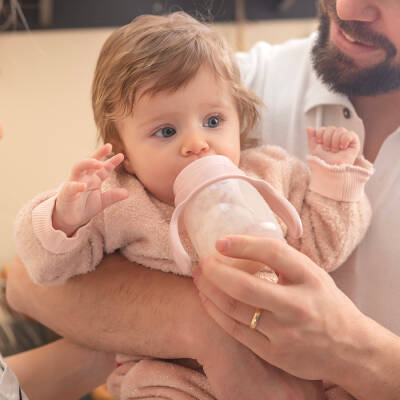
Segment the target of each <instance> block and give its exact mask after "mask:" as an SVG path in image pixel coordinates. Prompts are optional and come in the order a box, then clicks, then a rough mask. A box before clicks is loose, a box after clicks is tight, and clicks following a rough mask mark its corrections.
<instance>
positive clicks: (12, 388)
mask: <svg viewBox="0 0 400 400" xmlns="http://www.w3.org/2000/svg"><path fill="white" fill-rule="evenodd" d="M0 400H28V398H27V397H26V396H25V394H24V392H22V390H20V388H19V383H18V379H17V377H16V376H15V375H14V373H13V372H12V371H11V369H10V368H9V367H8V365H7V364H6V362H5V361H4V359H3V358H2V357H1V356H0Z"/></svg>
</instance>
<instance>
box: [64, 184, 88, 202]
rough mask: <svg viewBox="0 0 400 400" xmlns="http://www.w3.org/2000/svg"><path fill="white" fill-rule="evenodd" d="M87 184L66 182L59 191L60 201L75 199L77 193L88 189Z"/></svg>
mask: <svg viewBox="0 0 400 400" xmlns="http://www.w3.org/2000/svg"><path fill="white" fill-rule="evenodd" d="M86 188H87V185H86V183H84V182H71V181H70V182H65V183H64V185H63V186H62V187H61V190H60V192H59V193H58V196H57V199H58V201H65V202H71V201H73V200H75V198H76V195H77V194H79V193H82V192H84V191H85V190H86Z"/></svg>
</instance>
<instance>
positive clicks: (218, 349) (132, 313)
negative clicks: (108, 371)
mask: <svg viewBox="0 0 400 400" xmlns="http://www.w3.org/2000/svg"><path fill="white" fill-rule="evenodd" d="M7 298H8V301H9V302H10V304H11V306H12V307H14V308H15V309H16V310H18V311H20V312H23V313H25V314H27V315H29V316H30V317H33V318H35V319H38V320H39V321H41V322H42V323H44V324H45V325H47V326H49V327H50V328H52V329H54V330H55V331H56V332H58V333H59V334H61V335H62V336H65V337H66V338H69V339H71V340H74V341H75V342H78V343H80V344H82V345H86V346H89V347H91V348H95V349H101V350H103V351H108V352H119V353H126V354H136V355H144V356H149V357H159V358H194V359H196V360H198V362H199V363H200V364H202V365H203V367H204V369H205V370H206V371H207V376H208V378H209V379H210V381H211V382H213V383H212V386H213V390H214V391H217V392H218V393H219V398H221V399H229V400H236V399H243V398H244V397H246V398H247V399H249V400H251V399H259V398H260V395H262V394H265V393H267V392H271V391H272V393H274V396H275V397H274V398H276V400H279V399H286V398H288V393H289V394H290V393H293V392H296V393H297V394H298V397H299V398H301V399H302V398H306V399H308V400H311V399H320V398H321V396H320V390H319V387H318V383H314V382H308V381H303V380H301V379H297V378H294V377H291V376H289V375H287V374H286V373H284V372H282V371H281V372H279V370H277V369H276V368H274V367H272V366H268V364H266V363H263V362H261V360H259V359H258V361H257V357H256V356H255V355H254V354H253V353H252V352H251V351H250V350H249V349H247V348H246V347H244V346H243V345H241V344H240V343H239V342H237V341H236V340H235V339H233V338H232V337H231V336H230V335H228V334H227V333H225V332H224V331H223V330H222V329H221V328H219V327H218V325H217V324H216V323H215V322H214V321H213V320H212V319H211V318H210V317H209V316H208V314H207V313H206V312H205V310H204V308H203V307H202V305H201V301H200V298H199V296H198V292H197V289H196V288H195V286H194V284H193V281H192V279H187V278H183V277H179V276H177V275H173V274H167V273H165V272H160V271H155V270H151V269H149V268H144V267H140V266H137V265H134V264H132V263H131V262H129V261H128V260H126V259H125V258H124V257H122V256H119V255H112V256H107V257H105V259H104V260H103V261H102V263H101V264H100V266H99V267H98V268H97V269H96V271H94V272H92V273H89V274H86V275H81V276H78V277H76V278H73V279H71V280H69V281H68V282H67V283H66V284H64V285H62V286H51V287H50V286H49V287H41V286H37V285H35V284H33V283H32V281H31V280H30V278H29V276H28V274H27V273H26V270H25V268H24V266H23V264H22V263H21V261H20V260H18V259H16V260H15V261H14V263H13V265H12V267H11V269H10V272H9V279H8V285H7ZM249 360H250V361H251V362H253V364H252V368H251V370H249V362H250V361H249ZM239 366H242V367H241V368H239ZM219 378H221V379H219ZM260 381H261V382H262V384H260ZM233 393H236V395H233Z"/></svg>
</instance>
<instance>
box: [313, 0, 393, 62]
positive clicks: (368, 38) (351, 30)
mask: <svg viewBox="0 0 400 400" xmlns="http://www.w3.org/2000/svg"><path fill="white" fill-rule="evenodd" d="M319 13H320V16H324V14H325V18H326V20H328V21H329V18H330V16H331V17H332V18H333V20H334V21H335V23H336V24H337V25H338V27H339V28H340V29H341V30H342V31H343V32H344V33H346V34H348V35H350V36H351V37H352V38H353V39H354V40H356V41H358V42H360V43H363V44H366V45H369V46H373V47H378V48H382V49H383V50H385V51H386V55H387V58H388V59H389V58H393V57H394V56H395V55H396V54H397V50H396V46H395V45H394V44H393V43H392V42H391V41H390V40H389V39H388V38H387V37H386V36H384V35H381V34H380V33H377V32H374V31H373V30H371V29H370V27H369V26H368V22H364V21H345V20H342V19H340V18H339V16H338V14H337V11H336V1H332V0H326V1H325V7H323V6H322V4H321V3H320V7H319Z"/></svg>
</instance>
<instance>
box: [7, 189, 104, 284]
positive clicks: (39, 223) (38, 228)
mask: <svg viewBox="0 0 400 400" xmlns="http://www.w3.org/2000/svg"><path fill="white" fill-rule="evenodd" d="M56 196H57V192H56V191H52V192H47V193H43V194H40V195H38V196H36V197H35V198H34V199H33V200H32V201H31V202H29V203H28V204H27V205H25V206H24V207H23V208H22V209H21V211H20V212H19V213H18V215H17V218H16V221H15V227H14V228H15V229H14V239H15V246H16V250H17V254H18V255H19V257H20V258H21V260H22V262H23V263H24V265H25V267H26V268H27V271H28V273H29V275H30V276H31V278H32V280H33V281H34V282H35V283H37V284H40V285H59V284H63V283H64V282H65V281H67V280H68V279H69V278H71V277H73V276H75V275H78V274H84V273H87V272H89V271H92V270H94V269H95V267H96V266H97V264H98V263H99V262H100V261H101V259H102V257H103V251H104V222H103V217H102V214H99V215H98V216H96V217H95V218H94V219H93V220H92V221H90V222H89V223H88V224H87V225H85V226H83V227H81V228H80V229H79V230H78V231H77V232H75V234H74V235H73V236H72V237H67V236H66V235H65V233H64V232H62V231H59V230H55V229H54V228H53V226H52V213H53V209H54V205H55V201H56Z"/></svg>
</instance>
